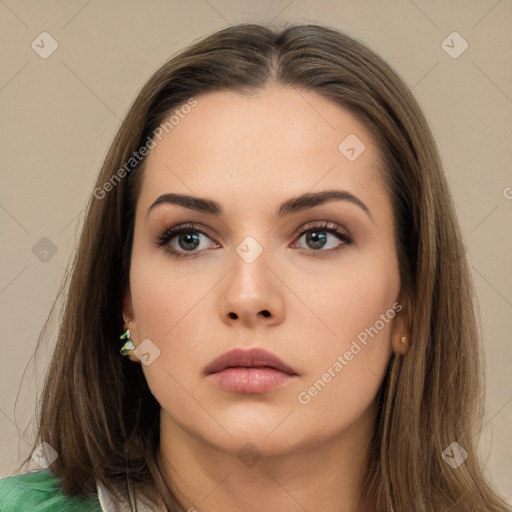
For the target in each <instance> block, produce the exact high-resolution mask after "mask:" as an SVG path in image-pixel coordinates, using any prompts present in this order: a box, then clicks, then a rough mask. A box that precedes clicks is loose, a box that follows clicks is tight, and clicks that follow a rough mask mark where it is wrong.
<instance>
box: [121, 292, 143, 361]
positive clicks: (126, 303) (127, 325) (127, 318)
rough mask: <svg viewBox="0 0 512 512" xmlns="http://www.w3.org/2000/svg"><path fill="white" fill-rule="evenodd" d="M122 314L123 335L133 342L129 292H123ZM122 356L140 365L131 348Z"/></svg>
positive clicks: (132, 316) (133, 318) (133, 330)
mask: <svg viewBox="0 0 512 512" xmlns="http://www.w3.org/2000/svg"><path fill="white" fill-rule="evenodd" d="M122 312H123V321H124V326H123V331H124V334H126V340H128V339H129V340H131V341H132V342H133V338H134V332H135V315H134V314H133V306H132V300H131V295H130V292H129V290H125V291H124V292H123V306H122ZM128 330H129V331H128ZM127 331H128V334H127ZM124 334H123V336H124ZM122 339H124V338H122ZM135 345H136V344H135ZM135 345H134V346H135ZM123 355H124V356H126V357H128V359H130V361H133V362H134V363H140V360H139V359H138V358H137V356H136V355H135V354H134V349H133V348H132V350H127V351H126V353H124V354H123Z"/></svg>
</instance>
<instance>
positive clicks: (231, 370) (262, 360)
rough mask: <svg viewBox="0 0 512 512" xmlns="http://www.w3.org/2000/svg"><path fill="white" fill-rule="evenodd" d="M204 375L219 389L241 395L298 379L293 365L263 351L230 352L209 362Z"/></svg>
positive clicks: (267, 389)
mask: <svg viewBox="0 0 512 512" xmlns="http://www.w3.org/2000/svg"><path fill="white" fill-rule="evenodd" d="M204 373H205V375H206V376H207V377H208V378H210V379H211V380H212V381H213V382H215V383H216V384H217V385H218V386H219V387H221V388H223V389H225V390H227V391H232V392H238V393H264V392H267V391H270V390H272V389H274V388H277V387H281V386H283V385H284V384H286V383H287V382H290V381H291V380H292V379H293V378H294V377H298V374H297V372H296V371H295V370H294V369H293V368H292V367H291V366H290V365H288V364H286V363H285V362H284V361H283V360H281V359H280V358H279V357H277V356H276V355H274V354H272V353H271V352H268V351H266V350H264V349H261V348H254V349H249V350H244V349H240V348H237V349H233V350H230V351H229V352H226V353H224V354H222V355H221V356H219V357H218V358H216V359H214V360H213V361H212V362H211V363H209V364H208V365H207V366H206V368H205V370H204Z"/></svg>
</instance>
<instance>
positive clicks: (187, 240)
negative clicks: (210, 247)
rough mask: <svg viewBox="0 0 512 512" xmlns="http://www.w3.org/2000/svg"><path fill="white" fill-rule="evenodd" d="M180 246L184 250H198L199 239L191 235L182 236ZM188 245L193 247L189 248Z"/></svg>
mask: <svg viewBox="0 0 512 512" xmlns="http://www.w3.org/2000/svg"><path fill="white" fill-rule="evenodd" d="M179 244H180V246H181V247H182V248H183V249H186V250H188V249H190V250H192V249H196V248H197V246H198V245H199V237H198V236H197V235H191V234H190V233H185V234H181V235H180V237H179ZM187 244H192V246H191V247H187Z"/></svg>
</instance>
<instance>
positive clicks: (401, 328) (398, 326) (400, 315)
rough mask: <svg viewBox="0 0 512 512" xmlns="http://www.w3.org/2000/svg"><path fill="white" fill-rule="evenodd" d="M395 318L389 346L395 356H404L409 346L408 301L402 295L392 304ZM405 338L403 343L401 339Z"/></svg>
mask: <svg viewBox="0 0 512 512" xmlns="http://www.w3.org/2000/svg"><path fill="white" fill-rule="evenodd" d="M392 308H393V310H394V311H395V317H394V318H393V327H392V329H391V344H392V347H393V352H394V353H395V354H405V353H406V352H407V351H408V350H409V346H410V342H411V340H410V334H409V332H410V329H409V318H410V307H409V301H408V300H407V297H406V295H405V294H404V293H401V294H400V297H399V299H398V300H397V301H396V302H395V303H394V304H393V306H392ZM404 337H405V342H404V341H402V339H403V338H404Z"/></svg>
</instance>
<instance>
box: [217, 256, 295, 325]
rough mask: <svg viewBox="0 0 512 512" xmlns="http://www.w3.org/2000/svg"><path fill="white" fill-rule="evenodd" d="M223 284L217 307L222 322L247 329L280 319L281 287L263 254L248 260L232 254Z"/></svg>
mask: <svg viewBox="0 0 512 512" xmlns="http://www.w3.org/2000/svg"><path fill="white" fill-rule="evenodd" d="M225 286H226V288H225V295H224V297H223V299H222V301H221V303H220V307H219V314H220V316H221V320H222V321H223V322H225V323H227V324H229V325H234V324H240V325H244V326H246V327H251V328H254V327H257V326H258V325H260V324H261V325H266V326H272V325H279V324H280V323H281V322H283V319H284V313H285V305H284V298H283V286H282V284H281V282H280V280H279V279H278V278H277V276H276V274H275V273H274V272H273V270H272V269H271V268H269V267H268V266H267V262H266V259H265V257H264V255H263V254H261V255H260V256H259V257H258V258H257V259H256V260H255V261H253V262H252V263H248V262H247V261H244V259H243V258H241V257H239V256H238V254H236V255H235V262H234V266H233V268H232V270H231V271H230V273H229V278H228V279H227V280H226V285H225Z"/></svg>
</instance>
